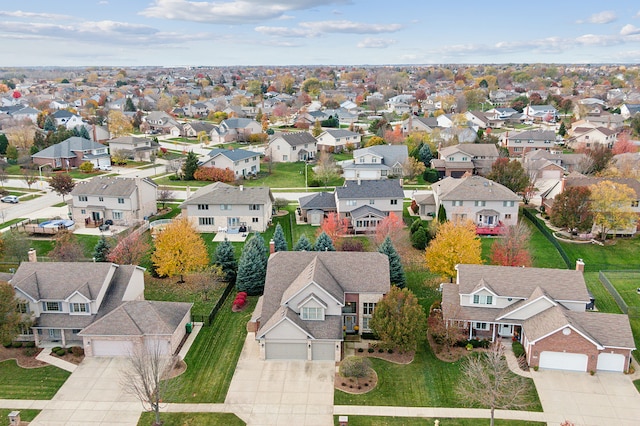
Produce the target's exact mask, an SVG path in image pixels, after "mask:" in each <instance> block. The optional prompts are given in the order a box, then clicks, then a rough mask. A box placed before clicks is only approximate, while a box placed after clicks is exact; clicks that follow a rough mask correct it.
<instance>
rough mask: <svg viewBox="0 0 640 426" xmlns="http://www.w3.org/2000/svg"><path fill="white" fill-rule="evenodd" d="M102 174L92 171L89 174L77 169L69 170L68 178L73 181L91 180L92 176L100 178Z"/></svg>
mask: <svg viewBox="0 0 640 426" xmlns="http://www.w3.org/2000/svg"><path fill="white" fill-rule="evenodd" d="M59 173H66V172H59ZM103 173H104V172H101V171H99V170H98V171H93V172H91V173H85V172H83V171H82V170H79V169H72V170H69V173H68V174H69V176H71V177H72V178H74V179H88V178H92V177H94V176H100V175H101V174H103Z"/></svg>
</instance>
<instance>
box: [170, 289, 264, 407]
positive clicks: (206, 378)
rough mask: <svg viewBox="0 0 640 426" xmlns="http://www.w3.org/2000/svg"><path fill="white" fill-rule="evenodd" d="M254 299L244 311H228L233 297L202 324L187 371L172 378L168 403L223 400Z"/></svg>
mask: <svg viewBox="0 0 640 426" xmlns="http://www.w3.org/2000/svg"><path fill="white" fill-rule="evenodd" d="M256 301H257V298H254V297H251V298H249V303H248V306H247V308H246V309H245V310H244V311H243V312H231V304H232V303H233V297H229V298H228V299H227V301H226V302H225V303H224V305H223V306H222V308H221V309H220V312H219V313H218V315H217V316H216V318H215V320H214V321H213V323H212V324H211V325H210V326H209V327H203V328H202V330H200V333H199V334H198V337H197V338H196V341H195V342H194V344H193V346H191V349H190V350H189V353H188V354H187V357H186V358H185V362H186V363H187V370H186V371H185V372H184V373H183V374H182V375H180V376H178V377H176V378H175V379H172V382H173V383H172V387H173V388H174V389H173V392H172V394H171V395H170V396H169V398H167V400H168V401H170V402H185V403H197V402H211V403H215V402H224V398H225V396H226V395H227V390H228V389H229V384H230V383H231V378H232V377H233V373H234V371H235V369H236V363H237V362H238V357H239V356H240V352H241V350H242V345H243V344H244V340H245V337H246V335H247V328H246V326H247V321H249V319H250V318H251V313H252V312H253V309H254V308H255V305H256Z"/></svg>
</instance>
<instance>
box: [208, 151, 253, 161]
mask: <svg viewBox="0 0 640 426" xmlns="http://www.w3.org/2000/svg"><path fill="white" fill-rule="evenodd" d="M218 155H223V156H225V157H227V158H228V159H229V160H231V161H240V160H244V159H247V158H251V157H260V153H258V152H253V151H247V150H245V149H224V148H215V149H212V150H211V152H209V157H211V158H213V157H216V156H218Z"/></svg>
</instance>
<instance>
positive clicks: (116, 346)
mask: <svg viewBox="0 0 640 426" xmlns="http://www.w3.org/2000/svg"><path fill="white" fill-rule="evenodd" d="M91 345H92V346H93V356H128V355H129V354H130V353H132V351H133V342H131V341H128V340H95V339H94V340H91Z"/></svg>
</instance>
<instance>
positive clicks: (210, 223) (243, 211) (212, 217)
mask: <svg viewBox="0 0 640 426" xmlns="http://www.w3.org/2000/svg"><path fill="white" fill-rule="evenodd" d="M273 200H274V198H273V194H272V193H271V189H269V188H268V187H245V186H243V185H239V186H232V185H227V184H226V183H222V182H216V183H214V184H212V185H207V186H205V187H202V188H200V189H198V190H197V191H196V192H195V193H194V194H193V195H192V196H191V197H189V198H188V199H187V200H186V201H185V202H184V203H182V204H181V205H180V209H182V216H184V217H187V218H189V221H191V223H193V225H194V226H195V227H196V229H197V230H198V232H220V231H224V232H228V233H239V232H240V233H249V232H264V231H266V229H267V228H268V227H269V224H270V223H271V217H272V215H273Z"/></svg>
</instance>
